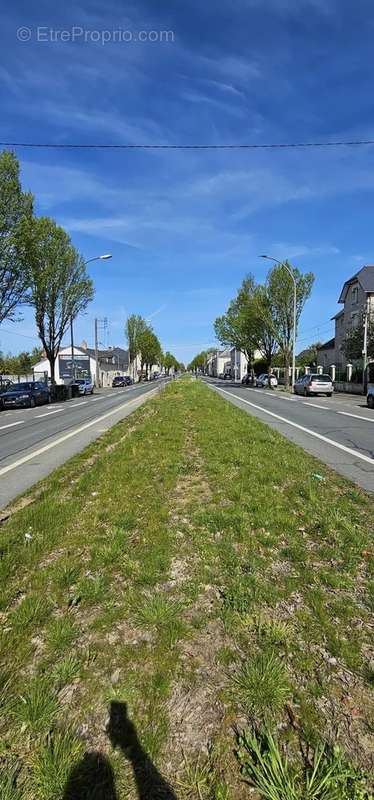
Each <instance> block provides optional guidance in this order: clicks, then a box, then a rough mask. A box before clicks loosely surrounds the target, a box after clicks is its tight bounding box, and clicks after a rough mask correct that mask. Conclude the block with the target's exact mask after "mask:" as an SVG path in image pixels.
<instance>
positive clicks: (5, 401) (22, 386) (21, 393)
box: [0, 381, 51, 408]
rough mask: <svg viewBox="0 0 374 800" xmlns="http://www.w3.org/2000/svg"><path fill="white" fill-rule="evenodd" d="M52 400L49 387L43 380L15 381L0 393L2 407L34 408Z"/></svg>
mask: <svg viewBox="0 0 374 800" xmlns="http://www.w3.org/2000/svg"><path fill="white" fill-rule="evenodd" d="M50 402H51V395H50V391H49V388H48V386H47V384H46V383H42V382H41V381H25V382H22V383H13V384H12V386H10V387H9V388H8V389H7V391H5V392H1V394H0V406H1V408H34V406H39V405H42V403H50Z"/></svg>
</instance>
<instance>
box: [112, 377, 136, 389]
mask: <svg viewBox="0 0 374 800" xmlns="http://www.w3.org/2000/svg"><path fill="white" fill-rule="evenodd" d="M131 384H132V380H131V378H130V377H129V376H128V375H115V376H114V378H113V380H112V386H113V387H115V386H131Z"/></svg>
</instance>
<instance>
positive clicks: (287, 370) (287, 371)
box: [284, 354, 291, 391]
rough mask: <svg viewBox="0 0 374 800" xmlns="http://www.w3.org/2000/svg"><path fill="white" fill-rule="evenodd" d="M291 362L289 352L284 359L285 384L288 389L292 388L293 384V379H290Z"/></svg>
mask: <svg viewBox="0 0 374 800" xmlns="http://www.w3.org/2000/svg"><path fill="white" fill-rule="evenodd" d="M290 362H291V359H290V356H289V354H287V355H286V356H285V359H284V385H285V387H286V389H287V391H289V390H290V385H291V381H290Z"/></svg>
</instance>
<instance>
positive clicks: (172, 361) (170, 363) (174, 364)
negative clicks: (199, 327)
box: [162, 351, 179, 375]
mask: <svg viewBox="0 0 374 800" xmlns="http://www.w3.org/2000/svg"><path fill="white" fill-rule="evenodd" d="M162 364H163V366H164V368H165V369H166V371H167V374H168V375H170V370H171V369H174V370H178V369H179V361H178V360H177V359H176V358H175V356H173V354H172V353H169V351H167V352H166V353H164V356H163V359H162Z"/></svg>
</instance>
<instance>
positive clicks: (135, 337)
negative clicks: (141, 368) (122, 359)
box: [125, 314, 147, 378]
mask: <svg viewBox="0 0 374 800" xmlns="http://www.w3.org/2000/svg"><path fill="white" fill-rule="evenodd" d="M146 330H147V322H146V320H145V319H144V318H143V317H141V316H140V314H131V315H130V316H129V317H128V318H127V320H126V323H125V336H126V339H127V346H128V350H129V361H130V364H129V367H130V371H131V369H132V371H133V372H134V368H135V363H136V358H137V356H138V354H139V351H140V339H141V336H142V335H143V334H144V332H145V331H146ZM133 377H134V378H135V375H133Z"/></svg>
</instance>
